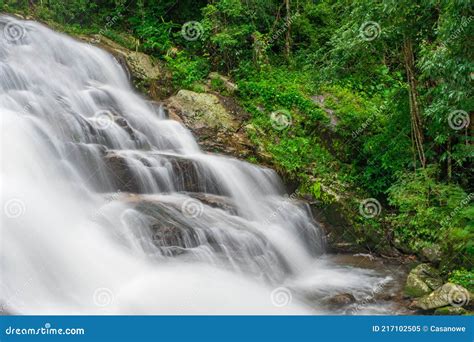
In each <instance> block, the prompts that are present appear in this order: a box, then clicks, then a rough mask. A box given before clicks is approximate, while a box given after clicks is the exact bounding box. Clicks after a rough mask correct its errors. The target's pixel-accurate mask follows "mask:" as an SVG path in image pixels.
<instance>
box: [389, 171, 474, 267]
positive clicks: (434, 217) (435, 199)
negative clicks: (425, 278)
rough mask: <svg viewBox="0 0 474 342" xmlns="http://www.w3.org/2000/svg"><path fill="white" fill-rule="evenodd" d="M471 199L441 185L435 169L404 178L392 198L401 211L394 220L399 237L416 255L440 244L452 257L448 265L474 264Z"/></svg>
mask: <svg viewBox="0 0 474 342" xmlns="http://www.w3.org/2000/svg"><path fill="white" fill-rule="evenodd" d="M471 197H472V196H468V195H467V194H466V193H465V192H464V191H463V190H462V189H461V188H460V187H459V186H456V185H452V184H444V183H440V182H437V181H436V169H435V168H434V167H429V168H427V169H426V170H418V171H417V172H411V173H404V174H402V175H400V176H399V178H398V180H397V182H396V183H395V184H394V185H393V186H392V187H391V188H390V189H389V196H388V199H389V203H390V204H391V205H393V206H395V207H397V208H398V213H397V214H396V215H393V216H392V217H391V223H392V225H393V227H394V229H395V234H396V236H397V237H398V238H399V239H400V240H401V241H403V242H404V244H406V245H407V246H410V248H411V249H412V250H414V251H420V250H421V248H423V247H426V246H429V245H430V244H431V243H437V244H439V245H441V246H442V247H443V248H444V250H445V251H444V252H445V255H447V256H450V258H448V259H447V260H445V261H446V263H451V262H453V261H457V264H458V265H469V264H470V263H471V262H472V261H474V259H473V256H474V253H473V248H472V241H473V238H474V230H473V223H474V210H473V207H472V206H469V204H470V200H471ZM453 258H456V260H453Z"/></svg>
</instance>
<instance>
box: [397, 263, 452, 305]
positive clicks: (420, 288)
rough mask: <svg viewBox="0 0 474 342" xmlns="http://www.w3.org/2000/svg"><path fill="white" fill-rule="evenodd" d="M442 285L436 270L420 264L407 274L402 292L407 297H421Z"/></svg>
mask: <svg viewBox="0 0 474 342" xmlns="http://www.w3.org/2000/svg"><path fill="white" fill-rule="evenodd" d="M442 284H443V281H442V279H441V277H440V275H439V273H438V271H436V269H434V268H433V267H431V266H430V265H428V264H420V265H418V266H416V267H415V268H414V269H412V270H411V271H410V273H409V274H408V277H407V282H406V285H405V289H404V291H405V295H407V296H408V297H421V296H424V295H426V294H428V293H430V292H431V291H433V290H435V289H437V288H438V287H440V286H441V285H442Z"/></svg>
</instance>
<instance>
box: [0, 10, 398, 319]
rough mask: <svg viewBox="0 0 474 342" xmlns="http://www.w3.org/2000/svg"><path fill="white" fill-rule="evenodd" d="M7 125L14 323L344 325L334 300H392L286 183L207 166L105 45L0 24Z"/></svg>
mask: <svg viewBox="0 0 474 342" xmlns="http://www.w3.org/2000/svg"><path fill="white" fill-rule="evenodd" d="M0 114H1V134H2V135H1V136H2V139H1V141H2V146H1V166H2V167H1V181H2V182H1V184H2V188H1V190H2V208H3V212H2V225H1V241H2V242H1V293H0V304H2V305H3V310H4V311H5V312H10V313H21V314H86V313H88V314H102V313H104V314H110V313H112V314H156V313H164V314H182V313H186V314H195V313H200V314H216V313H223V314H227V313H232V314H244V313H245V314H261V313H268V314H280V313H281V314H301V313H310V314H311V313H328V312H335V313H347V310H348V309H349V308H351V307H350V306H349V307H348V306H345V307H342V308H341V307H338V308H332V307H331V306H330V305H325V304H324V303H325V300H326V299H327V298H330V297H331V296H333V295H334V294H338V293H344V292H350V293H352V294H353V295H354V296H355V297H356V299H357V300H359V304H360V302H361V300H363V299H364V298H368V297H367V296H372V297H373V296H374V288H376V287H377V286H382V287H384V286H385V287H387V288H391V289H392V288H393V286H391V285H390V283H391V282H392V283H393V282H394V277H393V275H391V274H390V272H384V271H383V270H374V269H368V268H361V267H356V266H354V265H353V266H348V265H347V263H345V264H344V263H341V262H338V261H337V260H336V261H335V260H333V258H331V257H329V256H324V255H323V253H324V243H323V239H322V234H321V230H320V228H319V227H318V225H317V223H315V222H314V220H313V219H312V217H311V213H310V211H309V209H308V207H307V205H305V204H304V203H299V202H298V201H294V200H291V199H290V198H289V197H288V196H287V195H285V190H284V187H283V186H282V183H281V181H280V179H279V177H278V176H277V175H276V174H275V172H274V171H272V170H270V169H267V168H262V167H258V166H255V165H251V164H248V163H245V162H242V161H238V160H235V159H231V158H227V157H223V156H218V155H212V154H206V153H203V152H201V150H200V149H199V147H198V145H197V144H196V141H195V139H194V138H193V136H192V135H191V134H190V132H189V131H188V130H187V129H186V128H185V127H183V126H182V125H180V124H179V123H177V122H176V121H173V120H168V119H167V118H166V111H165V109H164V108H163V107H159V106H156V105H153V104H152V103H150V102H148V101H147V100H146V99H144V98H143V97H141V96H140V95H139V94H137V93H136V92H135V91H134V90H133V88H132V86H131V85H130V84H129V81H128V79H127V74H126V73H125V71H124V70H123V69H122V67H121V66H120V65H119V63H118V62H117V61H116V60H115V59H114V58H113V57H112V56H111V55H109V54H107V53H105V52H104V51H102V50H100V49H98V48H96V47H93V46H91V45H88V44H84V43H80V42H78V41H75V40H73V39H71V38H69V37H67V36H65V35H62V34H59V33H56V32H54V31H52V30H50V29H49V28H47V27H45V26H43V25H41V24H39V23H35V22H31V21H20V20H17V19H13V18H11V17H8V16H1V17H0ZM377 291H378V290H377ZM384 292H386V289H384ZM372 299H373V298H372ZM362 304H363V305H362V306H361V307H360V308H357V310H353V313H366V312H370V313H379V312H380V313H390V312H393V310H395V307H396V305H394V304H393V303H392V302H391V301H387V302H385V303H384V304H383V305H382V304H377V305H374V304H373V300H371V301H370V303H369V302H368V300H367V299H366V302H362ZM352 309H354V304H353V305H352Z"/></svg>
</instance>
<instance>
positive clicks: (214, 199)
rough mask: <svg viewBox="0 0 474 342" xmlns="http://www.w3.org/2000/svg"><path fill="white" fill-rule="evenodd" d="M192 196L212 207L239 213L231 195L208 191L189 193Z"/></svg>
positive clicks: (235, 213)
mask: <svg viewBox="0 0 474 342" xmlns="http://www.w3.org/2000/svg"><path fill="white" fill-rule="evenodd" d="M188 195H189V196H190V197H192V198H195V199H197V200H199V201H201V202H202V203H204V204H207V205H208V206H210V207H212V208H219V209H222V210H224V211H226V212H228V213H230V214H233V215H237V209H236V206H235V203H233V202H232V201H231V199H230V198H229V197H224V196H218V195H212V194H207V193H188Z"/></svg>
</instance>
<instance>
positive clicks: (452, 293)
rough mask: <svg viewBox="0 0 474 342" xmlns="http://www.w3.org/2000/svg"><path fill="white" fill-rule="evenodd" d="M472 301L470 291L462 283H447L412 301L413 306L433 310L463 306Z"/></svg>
mask: <svg viewBox="0 0 474 342" xmlns="http://www.w3.org/2000/svg"><path fill="white" fill-rule="evenodd" d="M469 302H470V294H469V291H468V290H466V289H465V288H464V287H462V286H461V285H456V284H453V283H446V284H444V285H443V286H441V287H439V288H437V289H436V290H434V291H433V292H431V293H430V294H428V295H426V296H423V297H421V298H419V299H417V300H415V301H414V302H413V303H412V306H414V307H417V308H420V309H423V310H431V309H436V308H442V307H445V306H448V305H449V306H453V307H463V306H468V305H469Z"/></svg>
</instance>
